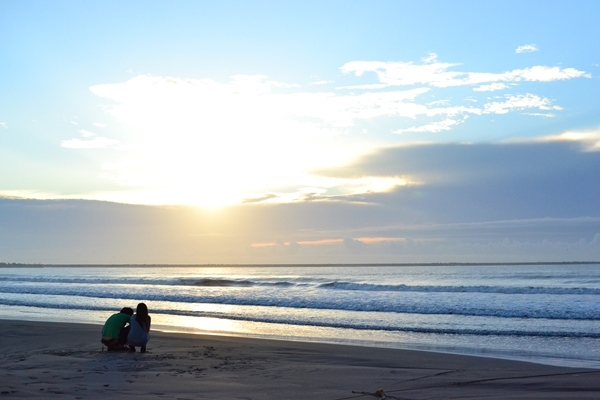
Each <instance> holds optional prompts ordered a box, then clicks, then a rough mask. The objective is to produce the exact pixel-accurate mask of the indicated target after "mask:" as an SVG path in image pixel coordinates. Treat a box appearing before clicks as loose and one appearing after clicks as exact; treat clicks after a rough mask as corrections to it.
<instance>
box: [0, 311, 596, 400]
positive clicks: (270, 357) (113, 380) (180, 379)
mask: <svg viewBox="0 0 600 400" xmlns="http://www.w3.org/2000/svg"><path fill="white" fill-rule="evenodd" d="M100 330H101V327H100V326H95V325H79V324H60V323H46V322H25V321H8V320H0V338H1V339H0V348H1V349H2V351H1V353H0V354H1V356H0V363H1V368H2V373H1V375H0V397H2V398H7V399H9V398H27V399H31V398H56V399H116V398H127V399H154V398H156V399H323V400H336V399H339V400H341V399H376V398H387V399H442V398H443V399H450V398H458V399H465V398H476V399H481V398H490V399H491V398H497V399H509V398H522V399H524V398H536V399H566V398H568V399H598V398H600V370H590V369H573V368H561V367H552V366H545V365H538V364H531V363H523V362H516V361H506V360H498V359H489V358H481V357H468V356H459V355H450V354H441V353H431V352H419V351H408V350H391V349H376V348H367V347H354V346H342V345H330V344H318V343H299V342H286V341H275V340H260V339H249V338H239V337H225V336H206V335H186V334H172V333H161V332H152V337H151V340H150V343H149V345H148V352H147V353H146V354H140V353H139V352H138V353H135V354H130V353H107V352H101V344H100ZM379 389H382V390H383V392H379V393H377V391H378V390H379ZM384 393H385V394H384ZM386 396H387V397H386Z"/></svg>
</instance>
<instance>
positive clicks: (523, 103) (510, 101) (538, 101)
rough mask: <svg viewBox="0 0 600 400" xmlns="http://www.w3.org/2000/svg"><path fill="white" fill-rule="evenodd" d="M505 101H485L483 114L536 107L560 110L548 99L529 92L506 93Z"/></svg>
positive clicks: (504, 112) (503, 112)
mask: <svg viewBox="0 0 600 400" xmlns="http://www.w3.org/2000/svg"><path fill="white" fill-rule="evenodd" d="M504 98H505V99H506V100H505V101H501V102H492V103H487V104H486V105H485V106H484V109H483V113H484V114H506V113H508V112H509V111H513V110H525V109H528V108H537V109H539V110H561V109H562V108H561V107H558V106H553V105H552V102H551V101H550V99H547V98H543V97H540V96H537V95H534V94H531V93H527V94H524V95H515V96H513V95H506V96H504Z"/></svg>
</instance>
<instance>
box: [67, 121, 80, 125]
mask: <svg viewBox="0 0 600 400" xmlns="http://www.w3.org/2000/svg"><path fill="white" fill-rule="evenodd" d="M69 122H71V123H72V124H73V125H79V123H77V122H75V121H69Z"/></svg>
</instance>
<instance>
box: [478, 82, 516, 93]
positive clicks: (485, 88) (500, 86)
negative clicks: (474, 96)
mask: <svg viewBox="0 0 600 400" xmlns="http://www.w3.org/2000/svg"><path fill="white" fill-rule="evenodd" d="M509 87H510V86H508V85H505V84H504V83H497V82H496V83H490V84H489V85H481V86H479V87H476V88H473V91H475V92H495V91H496V90H504V89H508V88H509Z"/></svg>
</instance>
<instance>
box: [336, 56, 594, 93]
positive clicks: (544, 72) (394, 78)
mask: <svg viewBox="0 0 600 400" xmlns="http://www.w3.org/2000/svg"><path fill="white" fill-rule="evenodd" d="M458 65H460V64H453V63H442V62H438V61H437V59H433V60H432V62H429V63H425V64H414V63H412V62H383V61H352V62H349V63H346V64H344V65H343V66H342V67H341V68H340V70H341V71H342V72H343V73H346V74H350V73H353V74H354V75H356V76H362V75H363V74H364V73H365V72H374V73H375V74H376V75H377V78H378V80H379V82H380V85H385V86H407V85H416V84H422V85H429V86H432V87H438V88H446V87H454V86H470V85H483V84H488V83H494V82H520V81H529V82H550V81H556V80H566V79H573V78H580V77H586V78H590V77H591V75H590V74H588V73H586V72H585V71H579V70H577V69H575V68H564V69H563V68H560V67H548V66H543V65H537V66H533V67H530V68H525V69H515V70H512V71H507V72H503V73H490V72H458V71H449V70H448V69H449V68H451V67H455V66H458ZM381 87H382V86H379V88H381ZM351 88H355V89H360V88H363V89H373V88H375V87H373V85H362V86H351Z"/></svg>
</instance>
